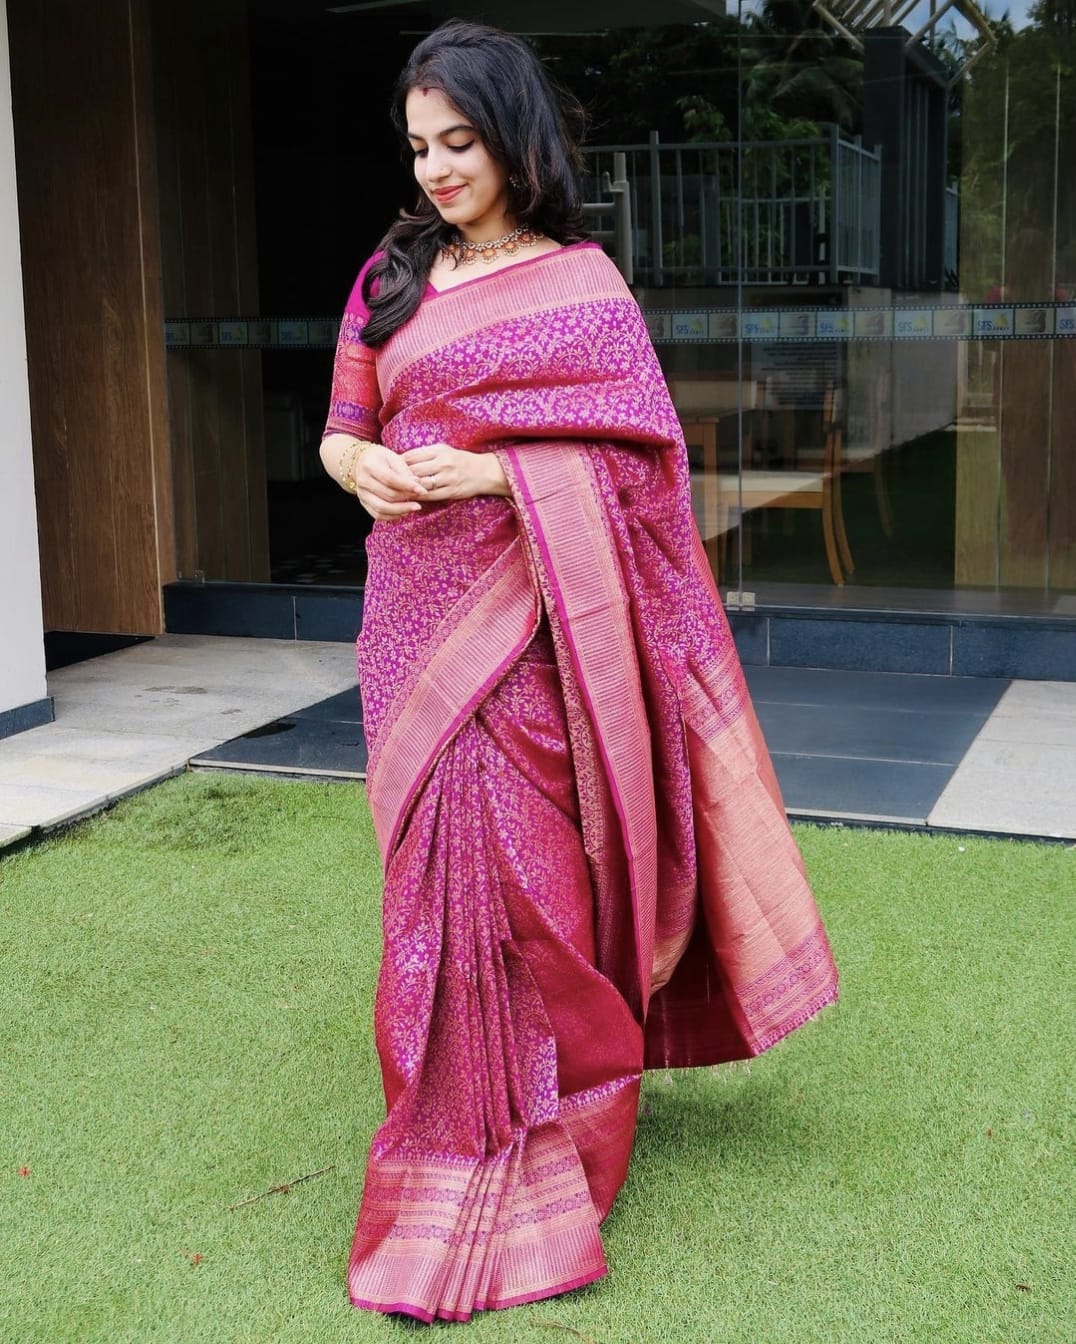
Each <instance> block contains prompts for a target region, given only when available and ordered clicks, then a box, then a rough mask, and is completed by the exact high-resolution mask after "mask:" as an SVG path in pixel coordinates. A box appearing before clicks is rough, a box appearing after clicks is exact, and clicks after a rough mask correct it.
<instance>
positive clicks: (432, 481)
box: [430, 472, 437, 490]
mask: <svg viewBox="0 0 1076 1344" xmlns="http://www.w3.org/2000/svg"><path fill="white" fill-rule="evenodd" d="M430 489H431V490H436V489H437V473H436V472H434V473H433V475H432V476H431V477H430Z"/></svg>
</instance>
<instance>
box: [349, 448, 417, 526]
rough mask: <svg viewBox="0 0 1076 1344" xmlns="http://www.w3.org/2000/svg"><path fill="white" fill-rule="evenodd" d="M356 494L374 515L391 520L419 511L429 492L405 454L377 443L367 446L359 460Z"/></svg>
mask: <svg viewBox="0 0 1076 1344" xmlns="http://www.w3.org/2000/svg"><path fill="white" fill-rule="evenodd" d="M355 494H356V497H357V498H358V501H359V503H360V504H361V505H362V507H363V508H364V509H365V510H366V512H367V513H368V514H370V516H371V517H373V518H377V519H378V520H389V519H392V518H400V517H402V516H403V515H404V514H407V513H417V512H418V510H419V509H420V508H421V507H422V505H421V504H420V503H419V500H422V499H425V498H426V496H427V491H426V487H425V484H424V483H423V482H422V481H421V480H420V479H419V477H418V476H417V475H416V473H415V472H413V471H412V470H411V468H410V467H409V466H407V465H406V463H405V460H404V458H403V457H401V456H400V455H399V454H398V453H394V452H393V451H392V449H391V448H386V447H385V446H384V445H383V444H380V443H375V444H372V445H371V446H370V447H369V448H365V449H363V451H362V453H361V454H360V455H359V459H358V461H357V462H356V463H355Z"/></svg>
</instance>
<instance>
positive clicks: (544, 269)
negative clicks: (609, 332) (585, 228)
mask: <svg viewBox="0 0 1076 1344" xmlns="http://www.w3.org/2000/svg"><path fill="white" fill-rule="evenodd" d="M534 260H535V262H541V263H543V264H542V265H533V266H526V267H523V268H519V269H522V271H523V274H522V275H516V274H515V272H516V270H517V268H516V267H515V266H506V267H504V269H503V270H501V271H496V272H494V273H493V274H492V275H487V276H482V277H481V279H480V280H475V281H470V282H467V283H465V284H462V285H455V286H453V287H452V288H451V289H447V290H444V291H442V292H441V293H439V294H438V295H437V301H436V302H435V303H424V304H422V305H421V306H420V307H419V309H418V311H417V312H416V313H415V315H414V316H413V317H412V318H411V320H410V321H409V322H406V323H405V324H404V325H403V326H402V327H401V328H400V329H399V330H398V331H397V332H396V333H395V334H394V335H393V337H392V339H391V340H390V341H388V342H386V344H385V345H384V346H382V348H381V350H380V351H379V352H378V357H377V377H378V383H379V385H380V388H381V395H382V397H383V399H384V400H385V402H386V403H387V402H388V401H389V398H390V396H391V394H392V391H393V389H394V387H395V385H396V382H397V380H398V379H399V377H400V375H401V374H402V373H403V371H404V370H405V369H406V368H407V367H408V365H410V364H412V363H414V362H415V361H416V360H418V359H422V358H423V357H424V356H426V355H429V354H431V353H432V352H433V351H434V350H438V349H440V348H441V347H442V346H445V345H451V344H453V343H455V342H456V341H460V340H466V339H467V338H468V337H470V336H473V335H474V334H475V333H476V332H479V331H488V330H489V328H490V327H492V326H496V325H497V324H499V323H503V322H505V321H512V322H516V321H518V320H519V319H520V318H524V317H533V316H534V315H535V314H536V313H544V312H549V311H550V310H551V309H555V308H560V307H565V306H570V307H573V308H575V307H578V306H579V305H580V304H582V303H587V302H592V301H601V302H606V301H608V300H610V299H622V300H624V301H626V302H628V303H630V304H631V305H632V306H633V307H634V306H635V300H634V298H633V297H632V294H631V291H630V290H629V289H628V287H627V285H626V284H625V283H624V281H623V278H622V277H621V275H620V272H619V271H618V270H617V269H616V267H615V266H614V265H613V263H612V262H611V261H610V260H609V258H608V257H607V256H606V255H605V253H604V252H603V251H602V250H601V248H598V247H595V248H584V249H582V250H581V251H579V252H568V251H566V250H562V251H560V252H549V253H547V254H546V255H545V256H542V257H536V258H535V259H534Z"/></svg>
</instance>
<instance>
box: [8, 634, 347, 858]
mask: <svg viewBox="0 0 1076 1344" xmlns="http://www.w3.org/2000/svg"><path fill="white" fill-rule="evenodd" d="M355 684H356V676H355V654H354V649H353V648H352V647H351V646H350V645H348V644H336V643H315V642H310V641H295V640H270V639H231V638H227V637H223V636H200V635H161V636H160V637H158V638H157V639H154V640H152V641H150V642H149V643H145V644H138V645H135V646H133V647H132V648H128V649H120V650H117V651H116V652H115V653H110V654H105V655H104V656H102V657H100V658H93V659H89V660H87V661H86V662H84V663H75V664H72V665H70V666H68V667H63V668H58V669H57V670H56V671H55V672H52V673H50V674H49V677H48V689H49V693H50V694H51V695H52V696H53V697H54V699H55V707H56V719H55V721H54V722H53V723H49V724H43V725H42V726H41V727H40V728H32V729H29V730H28V731H27V732H24V733H16V734H14V735H13V736H11V737H8V738H4V739H3V740H0V848H2V847H4V846H6V845H9V844H14V843H15V842H16V841H17V840H20V839H23V838H24V837H25V836H26V835H27V834H28V833H29V832H30V831H31V830H32V829H34V828H42V829H48V828H50V827H53V826H59V825H62V824H64V823H65V822H68V821H71V820H74V819H76V818H78V817H81V816H87V815H89V814H90V813H92V812H95V811H99V810H100V809H101V808H102V807H107V806H108V805H109V804H110V803H112V802H115V801H116V800H117V799H118V798H121V797H123V796H125V795H126V794H129V793H132V792H134V791H136V790H137V789H140V788H144V787H146V786H147V785H148V784H152V783H155V782H156V781H158V780H160V779H165V778H167V777H168V776H170V775H174V774H176V773H178V772H179V771H181V770H183V769H185V768H186V765H187V762H188V761H189V760H190V758H191V757H192V756H195V755H197V754H198V753H200V752H203V751H207V750H210V749H211V748H213V747H215V746H218V745H219V744H220V743H221V742H224V741H227V740H228V739H230V738H233V737H235V736H237V735H239V734H242V733H246V732H250V731H251V730H252V729H254V728H258V727H260V726H261V725H263V724H266V723H270V722H272V721H273V720H274V719H277V718H279V717H280V716H281V715H284V714H290V713H294V712H295V711H297V710H301V709H304V708H306V707H307V706H308V705H310V704H311V703H313V702H316V701H319V700H323V699H325V698H326V697H328V696H332V695H337V694H339V693H340V692H346V691H349V690H350V691H354V689H355Z"/></svg>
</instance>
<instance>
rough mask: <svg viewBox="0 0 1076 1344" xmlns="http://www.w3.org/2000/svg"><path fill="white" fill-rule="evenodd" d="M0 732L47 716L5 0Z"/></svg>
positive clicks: (1, 36)
mask: <svg viewBox="0 0 1076 1344" xmlns="http://www.w3.org/2000/svg"><path fill="white" fill-rule="evenodd" d="M0 294H2V295H3V296H4V298H3V302H2V303H0V470H2V477H0V737H6V736H8V735H10V734H11V733H17V732H19V731H21V730H22V729H24V728H33V727H36V725H38V724H40V723H48V722H49V721H50V720H51V719H52V717H53V713H52V700H51V698H50V697H49V696H48V694H47V691H46V686H45V647H44V629H43V625H42V616H41V569H40V564H39V561H38V549H37V509H36V507H35V503H34V455H33V448H32V445H31V441H30V392H29V387H28V384H27V377H26V326H25V321H24V317H23V303H22V262H21V256H20V249H19V210H18V198H17V196H16V189H15V143H14V134H13V129H12V122H11V65H10V59H9V54H8V40H7V0H0Z"/></svg>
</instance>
